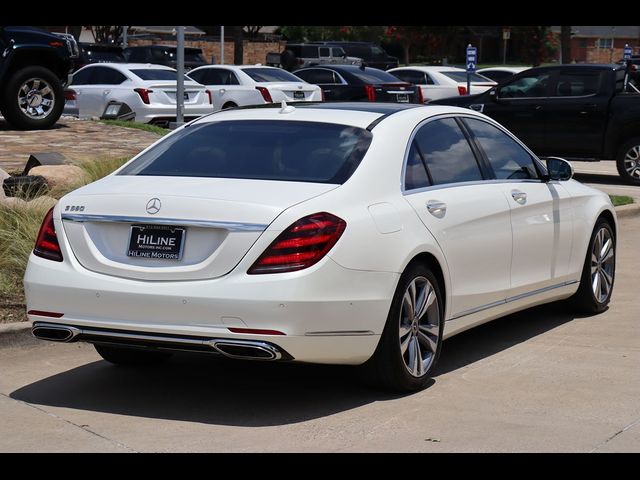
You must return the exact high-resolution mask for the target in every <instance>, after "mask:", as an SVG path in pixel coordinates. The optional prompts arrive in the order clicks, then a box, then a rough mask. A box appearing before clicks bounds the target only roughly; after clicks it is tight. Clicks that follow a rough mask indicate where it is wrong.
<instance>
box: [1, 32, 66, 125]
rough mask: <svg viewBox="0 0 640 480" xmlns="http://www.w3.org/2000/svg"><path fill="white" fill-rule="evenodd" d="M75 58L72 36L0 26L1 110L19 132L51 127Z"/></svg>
mask: <svg viewBox="0 0 640 480" xmlns="http://www.w3.org/2000/svg"><path fill="white" fill-rule="evenodd" d="M77 57H78V45H77V43H76V41H75V40H74V39H73V36H71V35H68V34H52V33H49V32H46V31H44V30H41V29H38V28H33V27H9V26H0V111H1V112H2V115H3V116H4V118H5V120H6V121H7V122H8V123H9V124H10V125H11V126H12V127H14V128H17V129H20V130H34V129H43V128H49V127H51V126H53V125H54V124H55V123H56V122H57V121H58V118H60V115H61V114H62V109H63V108H64V102H65V99H64V85H65V84H66V82H67V78H68V74H69V72H70V71H71V69H72V68H73V61H74V58H77Z"/></svg>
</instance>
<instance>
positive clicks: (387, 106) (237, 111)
mask: <svg viewBox="0 0 640 480" xmlns="http://www.w3.org/2000/svg"><path fill="white" fill-rule="evenodd" d="M288 106H293V107H295V108H294V109H293V110H290V111H287V112H283V111H282V106H281V104H266V105H259V106H247V107H239V108H232V109H227V110H219V111H217V112H215V113H212V114H209V115H205V116H204V117H201V118H200V119H198V120H195V121H194V122H193V123H194V124H202V123H208V122H215V121H220V120H225V121H226V120H293V121H307V122H323V123H335V124H339V125H349V126H354V127H359V128H368V129H369V130H371V129H372V128H373V127H374V126H376V125H378V124H379V123H381V122H382V121H383V120H385V119H387V118H389V117H392V116H394V115H395V114H404V113H410V112H416V113H419V114H420V113H421V114H422V115H421V116H422V117H424V118H427V117H431V116H435V115H441V114H445V113H458V114H465V115H475V114H476V113H477V112H474V111H473V110H469V109H466V108H461V107H453V106H449V105H419V104H399V103H382V102H322V103H311V102H298V103H295V102H291V103H290V104H289V105H288ZM425 113H426V115H425ZM477 115H478V116H482V114H477Z"/></svg>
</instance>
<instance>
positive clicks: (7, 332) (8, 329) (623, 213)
mask: <svg viewBox="0 0 640 480" xmlns="http://www.w3.org/2000/svg"><path fill="white" fill-rule="evenodd" d="M615 210H616V215H617V217H618V218H626V217H633V216H636V215H640V203H631V204H629V205H621V206H619V207H615ZM24 333H26V334H29V335H30V334H31V322H28V321H27V322H15V323H6V324H2V325H0V340H4V339H5V338H6V339H11V338H12V337H17V336H21V335H22V334H24ZM3 343H6V342H4V341H2V342H0V345H2V344H3Z"/></svg>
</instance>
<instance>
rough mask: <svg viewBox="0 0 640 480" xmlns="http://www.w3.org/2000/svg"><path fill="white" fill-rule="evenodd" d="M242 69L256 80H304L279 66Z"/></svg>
mask: <svg viewBox="0 0 640 480" xmlns="http://www.w3.org/2000/svg"><path fill="white" fill-rule="evenodd" d="M242 71H243V72H244V73H246V74H247V75H249V76H250V77H251V78H252V79H253V80H255V81H256V82H302V80H301V79H299V78H298V77H296V76H295V75H292V74H291V73H289V72H287V71H286V70H281V69H279V68H243V69H242Z"/></svg>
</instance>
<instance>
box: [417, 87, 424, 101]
mask: <svg viewBox="0 0 640 480" xmlns="http://www.w3.org/2000/svg"><path fill="white" fill-rule="evenodd" d="M416 88H417V89H418V103H424V95H422V88H420V87H419V86H417V87H416Z"/></svg>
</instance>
